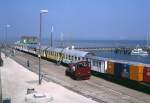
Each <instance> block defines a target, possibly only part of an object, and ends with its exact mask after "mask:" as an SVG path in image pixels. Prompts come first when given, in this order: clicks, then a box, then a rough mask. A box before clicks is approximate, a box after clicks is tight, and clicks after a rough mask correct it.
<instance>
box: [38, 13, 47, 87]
mask: <svg viewBox="0 0 150 103" xmlns="http://www.w3.org/2000/svg"><path fill="white" fill-rule="evenodd" d="M46 13H48V10H40V33H39V55H38V57H39V85H40V84H41V35H42V15H43V14H46Z"/></svg>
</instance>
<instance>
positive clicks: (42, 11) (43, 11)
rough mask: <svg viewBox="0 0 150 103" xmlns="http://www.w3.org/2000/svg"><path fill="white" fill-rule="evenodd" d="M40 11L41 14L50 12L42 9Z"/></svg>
mask: <svg viewBox="0 0 150 103" xmlns="http://www.w3.org/2000/svg"><path fill="white" fill-rule="evenodd" d="M40 13H41V14H46V13H48V10H40Z"/></svg>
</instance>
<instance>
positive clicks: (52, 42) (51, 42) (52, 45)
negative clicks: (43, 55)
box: [50, 26, 54, 47]
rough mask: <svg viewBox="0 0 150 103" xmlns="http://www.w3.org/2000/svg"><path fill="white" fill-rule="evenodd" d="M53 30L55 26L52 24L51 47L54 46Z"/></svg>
mask: <svg viewBox="0 0 150 103" xmlns="http://www.w3.org/2000/svg"><path fill="white" fill-rule="evenodd" d="M53 30H54V28H53V26H52V28H51V44H50V45H51V47H53Z"/></svg>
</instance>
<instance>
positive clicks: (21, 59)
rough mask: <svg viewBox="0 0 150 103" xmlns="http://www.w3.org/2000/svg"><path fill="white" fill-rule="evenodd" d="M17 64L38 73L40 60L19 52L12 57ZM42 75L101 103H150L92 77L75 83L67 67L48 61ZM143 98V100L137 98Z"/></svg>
mask: <svg viewBox="0 0 150 103" xmlns="http://www.w3.org/2000/svg"><path fill="white" fill-rule="evenodd" d="M12 58H13V59H14V60H15V61H16V62H18V63H20V64H21V65H23V66H25V67H26V68H28V69H30V70H31V71H33V72H35V73H38V58H37V57H34V56H32V55H29V54H26V53H23V52H19V51H17V53H16V56H14V57H12ZM27 60H30V67H27ZM41 65H42V73H43V74H46V75H45V76H44V78H45V79H46V80H47V81H52V82H55V83H57V84H60V85H62V86H64V87H66V88H68V89H70V90H72V91H75V92H77V93H79V94H82V95H84V96H86V97H88V98H91V99H93V100H95V101H98V102H99V103H107V102H108V103H116V102H119V103H126V102H128V103H135V102H136V103H148V102H149V100H148V99H149V98H148V97H149V96H148V95H146V94H143V93H140V92H137V91H134V90H131V89H128V88H125V87H122V86H119V85H117V84H113V83H110V82H107V81H105V80H103V79H101V78H97V77H94V76H92V77H91V79H90V80H85V81H75V80H72V79H71V78H69V77H67V76H65V67H63V66H57V65H56V64H55V63H51V62H49V61H46V60H42V62H41ZM137 97H141V98H137Z"/></svg>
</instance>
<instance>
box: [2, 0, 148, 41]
mask: <svg viewBox="0 0 150 103" xmlns="http://www.w3.org/2000/svg"><path fill="white" fill-rule="evenodd" d="M40 9H48V10H49V13H48V14H47V15H45V16H43V32H42V36H43V38H48V37H49V36H50V28H51V26H52V25H53V26H54V35H55V38H56V39H58V38H59V37H60V33H61V32H63V33H64V38H65V39H84V40H85V39H88V40H90V39H94V40H95V39H96V40H104V39H105V40H107V39H109V40H110V39H134V40H135V39H137V40H139V39H146V34H147V33H148V32H150V0H0V39H2V38H3V37H4V36H3V35H4V25H5V24H10V25H11V28H9V30H8V35H9V39H10V40H12V39H15V38H19V37H20V36H22V35H38V34H39V12H40Z"/></svg>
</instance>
